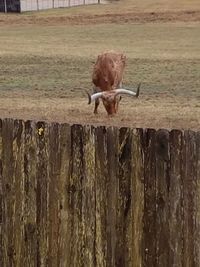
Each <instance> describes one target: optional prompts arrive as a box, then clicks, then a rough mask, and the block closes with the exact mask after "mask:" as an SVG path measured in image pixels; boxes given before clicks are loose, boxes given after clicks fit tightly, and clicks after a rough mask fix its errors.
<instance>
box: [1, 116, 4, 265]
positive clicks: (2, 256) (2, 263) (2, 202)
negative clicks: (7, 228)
mask: <svg viewBox="0 0 200 267" xmlns="http://www.w3.org/2000/svg"><path fill="white" fill-rule="evenodd" d="M2 174H3V165H2V120H1V119H0V266H4V248H3V245H4V244H3V216H4V215H3V213H4V197H3V177H2Z"/></svg>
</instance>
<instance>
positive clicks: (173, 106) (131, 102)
mask: <svg viewBox="0 0 200 267" xmlns="http://www.w3.org/2000/svg"><path fill="white" fill-rule="evenodd" d="M11 95H12V97H11ZM199 102H200V98H198V97H196V98H193V99H190V98H189V97H180V96H179V97H178V98H177V97H176V96H173V95H169V94H166V93H160V94H156V95H155V94H148V95H145V94H142V95H141V96H140V98H138V99H135V98H127V97H124V98H123V99H122V102H121V103H120V109H119V112H118V114H117V115H115V116H111V117H110V116H108V115H107V114H106V111H105V109H104V108H103V105H102V103H101V105H100V107H99V114H97V115H94V114H93V109H94V106H93V105H88V104H87V96H86V95H83V96H82V97H77V98H74V99H73V98H72V99H71V98H69V97H64V96H60V97H59V95H58V96H57V97H55V96H54V97H49V95H48V96H47V97H46V96H45V92H37V91H31V92H27V93H25V92H24V91H17V92H14V93H12V94H11V93H10V94H9V93H8V92H5V94H4V96H2V98H0V113H1V118H8V117H10V118H16V119H24V120H30V119H31V120H36V121H41V120H44V121H48V122H60V123H63V122H67V123H70V124H74V123H77V124H93V125H106V126H111V125H112V126H117V127H119V126H120V127H133V128H135V127H138V128H140V127H142V128H156V129H159V128H165V129H192V130H195V131H197V130H200V116H199V114H200V104H199Z"/></svg>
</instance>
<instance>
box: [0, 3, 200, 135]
mask: <svg viewBox="0 0 200 267" xmlns="http://www.w3.org/2000/svg"><path fill="white" fill-rule="evenodd" d="M145 2H147V1H134V0H133V1H127V2H120V3H118V4H108V5H101V6H96V5H95V6H89V7H78V8H77V7H76V8H70V9H59V10H49V11H42V12H39V13H33V12H30V13H24V14H20V15H5V14H0V32H1V38H0V112H1V114H2V115H1V117H16V118H24V119H36V120H49V121H59V122H64V121H66V122H70V123H94V124H106V125H117V126H120V125H122V126H133V127H152V128H153V127H154V128H161V127H164V128H191V129H198V130H199V129H200V46H199V43H200V34H199V31H200V7H199V5H198V1H189V0H188V1H186V0H184V1H178V0H176V1H162V4H161V1H157V2H156V1H152V0H150V1H148V4H147V3H145ZM121 3H122V4H121ZM169 3H170V4H169ZM105 15H107V16H105ZM110 49H112V50H116V51H122V52H124V53H125V54H126V56H127V58H128V60H127V67H126V71H125V75H124V84H125V85H126V86H127V87H129V88H135V87H136V85H137V83H139V82H142V91H141V96H140V98H139V99H138V100H135V99H130V98H124V99H123V101H122V103H121V105H120V110H119V114H118V115H117V116H115V117H112V118H108V117H107V115H106V113H105V111H104V110H103V108H102V107H101V109H100V114H99V115H97V116H95V115H93V113H92V112H93V107H92V106H88V105H87V99H86V96H85V93H84V90H83V89H88V90H91V88H92V84H91V73H92V67H93V64H94V61H95V59H96V57H97V55H98V54H99V53H101V52H102V51H104V50H110Z"/></svg>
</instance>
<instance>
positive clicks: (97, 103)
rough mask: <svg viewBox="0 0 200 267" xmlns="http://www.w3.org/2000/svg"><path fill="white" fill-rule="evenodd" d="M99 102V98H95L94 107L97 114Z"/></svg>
mask: <svg viewBox="0 0 200 267" xmlns="http://www.w3.org/2000/svg"><path fill="white" fill-rule="evenodd" d="M99 104H100V101H99V99H96V100H95V107H94V114H97V113H98V111H97V109H98V106H99Z"/></svg>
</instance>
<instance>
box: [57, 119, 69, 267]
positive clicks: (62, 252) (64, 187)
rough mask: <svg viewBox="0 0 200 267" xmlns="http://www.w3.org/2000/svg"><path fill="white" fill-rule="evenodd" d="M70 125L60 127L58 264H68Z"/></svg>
mask: <svg viewBox="0 0 200 267" xmlns="http://www.w3.org/2000/svg"><path fill="white" fill-rule="evenodd" d="M70 168H71V127H70V126H69V125H68V124H62V125H61V128H60V180H59V188H60V191H59V192H60V196H59V197H60V229H59V244H58V246H59V257H60V266H61V267H62V266H63V267H64V266H68V265H69V262H70V241H71V239H70V238H71V235H70V230H69V229H70V214H69V211H70V210H69V194H68V188H69V177H70V171H71V169H70Z"/></svg>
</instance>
